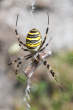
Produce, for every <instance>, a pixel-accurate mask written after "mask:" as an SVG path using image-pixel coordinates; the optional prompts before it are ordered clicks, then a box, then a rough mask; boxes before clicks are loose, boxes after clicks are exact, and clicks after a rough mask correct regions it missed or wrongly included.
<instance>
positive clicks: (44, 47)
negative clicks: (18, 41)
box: [39, 37, 52, 52]
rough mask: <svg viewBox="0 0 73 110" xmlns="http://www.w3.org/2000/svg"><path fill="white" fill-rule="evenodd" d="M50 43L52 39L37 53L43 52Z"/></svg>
mask: <svg viewBox="0 0 73 110" xmlns="http://www.w3.org/2000/svg"><path fill="white" fill-rule="evenodd" d="M51 41H52V37H51V38H50V39H49V42H48V43H47V44H46V45H45V46H44V47H43V48H41V49H40V50H39V51H40V52H41V51H43V50H44V49H45V48H46V47H47V46H48V45H50V43H51Z"/></svg>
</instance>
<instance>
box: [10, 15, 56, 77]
mask: <svg viewBox="0 0 73 110" xmlns="http://www.w3.org/2000/svg"><path fill="white" fill-rule="evenodd" d="M18 18H19V15H18V16H17V19H16V29H15V33H16V37H17V39H18V42H19V46H20V47H21V49H22V50H23V51H29V52H30V54H28V55H26V56H24V58H25V59H26V60H28V59H30V58H32V59H33V60H32V63H33V62H34V64H35V63H36V64H38V63H39V62H43V64H44V65H45V66H46V67H47V69H48V70H49V73H51V75H52V76H53V77H54V75H55V72H54V71H53V70H52V69H51V66H50V65H49V64H48V63H47V61H46V60H45V59H44V58H42V57H41V55H42V54H41V53H43V51H44V50H45V48H46V47H47V46H48V43H46V44H45V42H46V39H47V36H48V31H49V16H48V26H47V28H46V33H45V37H44V40H42V36H41V33H40V32H39V30H38V29H36V28H34V29H31V30H30V31H29V32H28V34H27V36H26V43H24V42H22V41H21V39H20V35H19V34H18V31H17V23H18ZM44 44H45V46H44ZM24 47H25V48H24ZM23 61H24V60H23ZM15 62H18V63H17V69H16V74H17V73H18V70H19V67H20V65H21V64H22V59H21V58H17V59H16V60H14V61H13V62H10V63H9V65H11V64H13V63H15Z"/></svg>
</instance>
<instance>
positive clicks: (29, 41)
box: [26, 29, 42, 51]
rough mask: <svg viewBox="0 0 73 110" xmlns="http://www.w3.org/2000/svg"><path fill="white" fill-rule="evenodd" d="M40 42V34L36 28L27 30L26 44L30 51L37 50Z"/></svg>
mask: <svg viewBox="0 0 73 110" xmlns="http://www.w3.org/2000/svg"><path fill="white" fill-rule="evenodd" d="M41 43H42V39H41V34H40V32H39V31H38V30H37V29H32V30H30V31H29V33H28V35H27V37H26V46H27V48H28V49H31V51H37V50H38V49H39V47H40V45H41Z"/></svg>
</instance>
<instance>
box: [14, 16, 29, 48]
mask: <svg viewBox="0 0 73 110" xmlns="http://www.w3.org/2000/svg"><path fill="white" fill-rule="evenodd" d="M18 17H19V15H17V19H16V29H15V33H16V37H17V39H18V42H19V46H21V45H23V46H25V47H27V46H26V44H24V43H23V42H22V41H21V40H20V36H19V34H18V31H17V23H18Z"/></svg>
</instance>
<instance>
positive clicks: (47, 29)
mask: <svg viewBox="0 0 73 110" xmlns="http://www.w3.org/2000/svg"><path fill="white" fill-rule="evenodd" d="M48 31H49V16H48V26H47V28H46V33H45V37H44V40H43V42H42V44H41V46H40V48H41V47H42V46H43V45H44V43H45V41H46V38H47V35H48ZM40 48H39V50H40Z"/></svg>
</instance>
